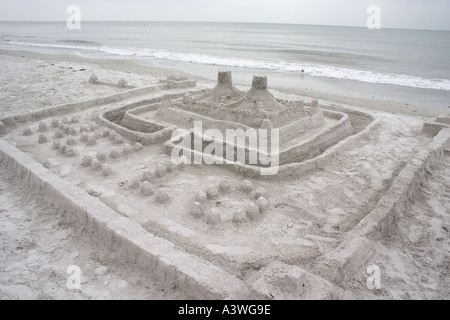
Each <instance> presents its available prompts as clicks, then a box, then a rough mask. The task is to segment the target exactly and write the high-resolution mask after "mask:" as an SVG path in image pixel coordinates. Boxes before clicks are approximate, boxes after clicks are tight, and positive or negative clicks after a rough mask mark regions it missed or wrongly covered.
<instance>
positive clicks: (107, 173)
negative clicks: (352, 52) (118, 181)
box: [102, 164, 114, 177]
mask: <svg viewBox="0 0 450 320" xmlns="http://www.w3.org/2000/svg"><path fill="white" fill-rule="evenodd" d="M113 174H114V172H113V169H112V168H111V167H110V166H109V165H107V164H105V165H103V167H102V175H103V176H104V177H109V176H112V175H113Z"/></svg>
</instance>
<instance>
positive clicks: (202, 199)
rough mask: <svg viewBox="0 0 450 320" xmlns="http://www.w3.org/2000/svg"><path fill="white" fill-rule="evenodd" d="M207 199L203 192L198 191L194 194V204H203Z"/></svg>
mask: <svg viewBox="0 0 450 320" xmlns="http://www.w3.org/2000/svg"><path fill="white" fill-rule="evenodd" d="M207 199H208V197H207V195H206V192H203V191H200V190H198V191H197V192H196V193H195V201H196V202H200V203H202V202H205V201H206V200H207Z"/></svg>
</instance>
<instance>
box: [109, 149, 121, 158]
mask: <svg viewBox="0 0 450 320" xmlns="http://www.w3.org/2000/svg"><path fill="white" fill-rule="evenodd" d="M109 156H110V157H111V158H113V159H119V158H120V157H121V156H122V150H121V149H120V148H116V147H114V148H112V150H111V152H110V153H109Z"/></svg>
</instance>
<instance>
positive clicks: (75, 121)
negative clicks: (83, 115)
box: [70, 116, 80, 123]
mask: <svg viewBox="0 0 450 320" xmlns="http://www.w3.org/2000/svg"><path fill="white" fill-rule="evenodd" d="M79 122H80V119H79V118H78V117H77V116H73V117H72V118H71V119H70V123H79Z"/></svg>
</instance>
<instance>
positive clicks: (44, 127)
mask: <svg viewBox="0 0 450 320" xmlns="http://www.w3.org/2000/svg"><path fill="white" fill-rule="evenodd" d="M47 130H48V128H47V124H46V123H45V122H39V128H38V131H39V132H47Z"/></svg>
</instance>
